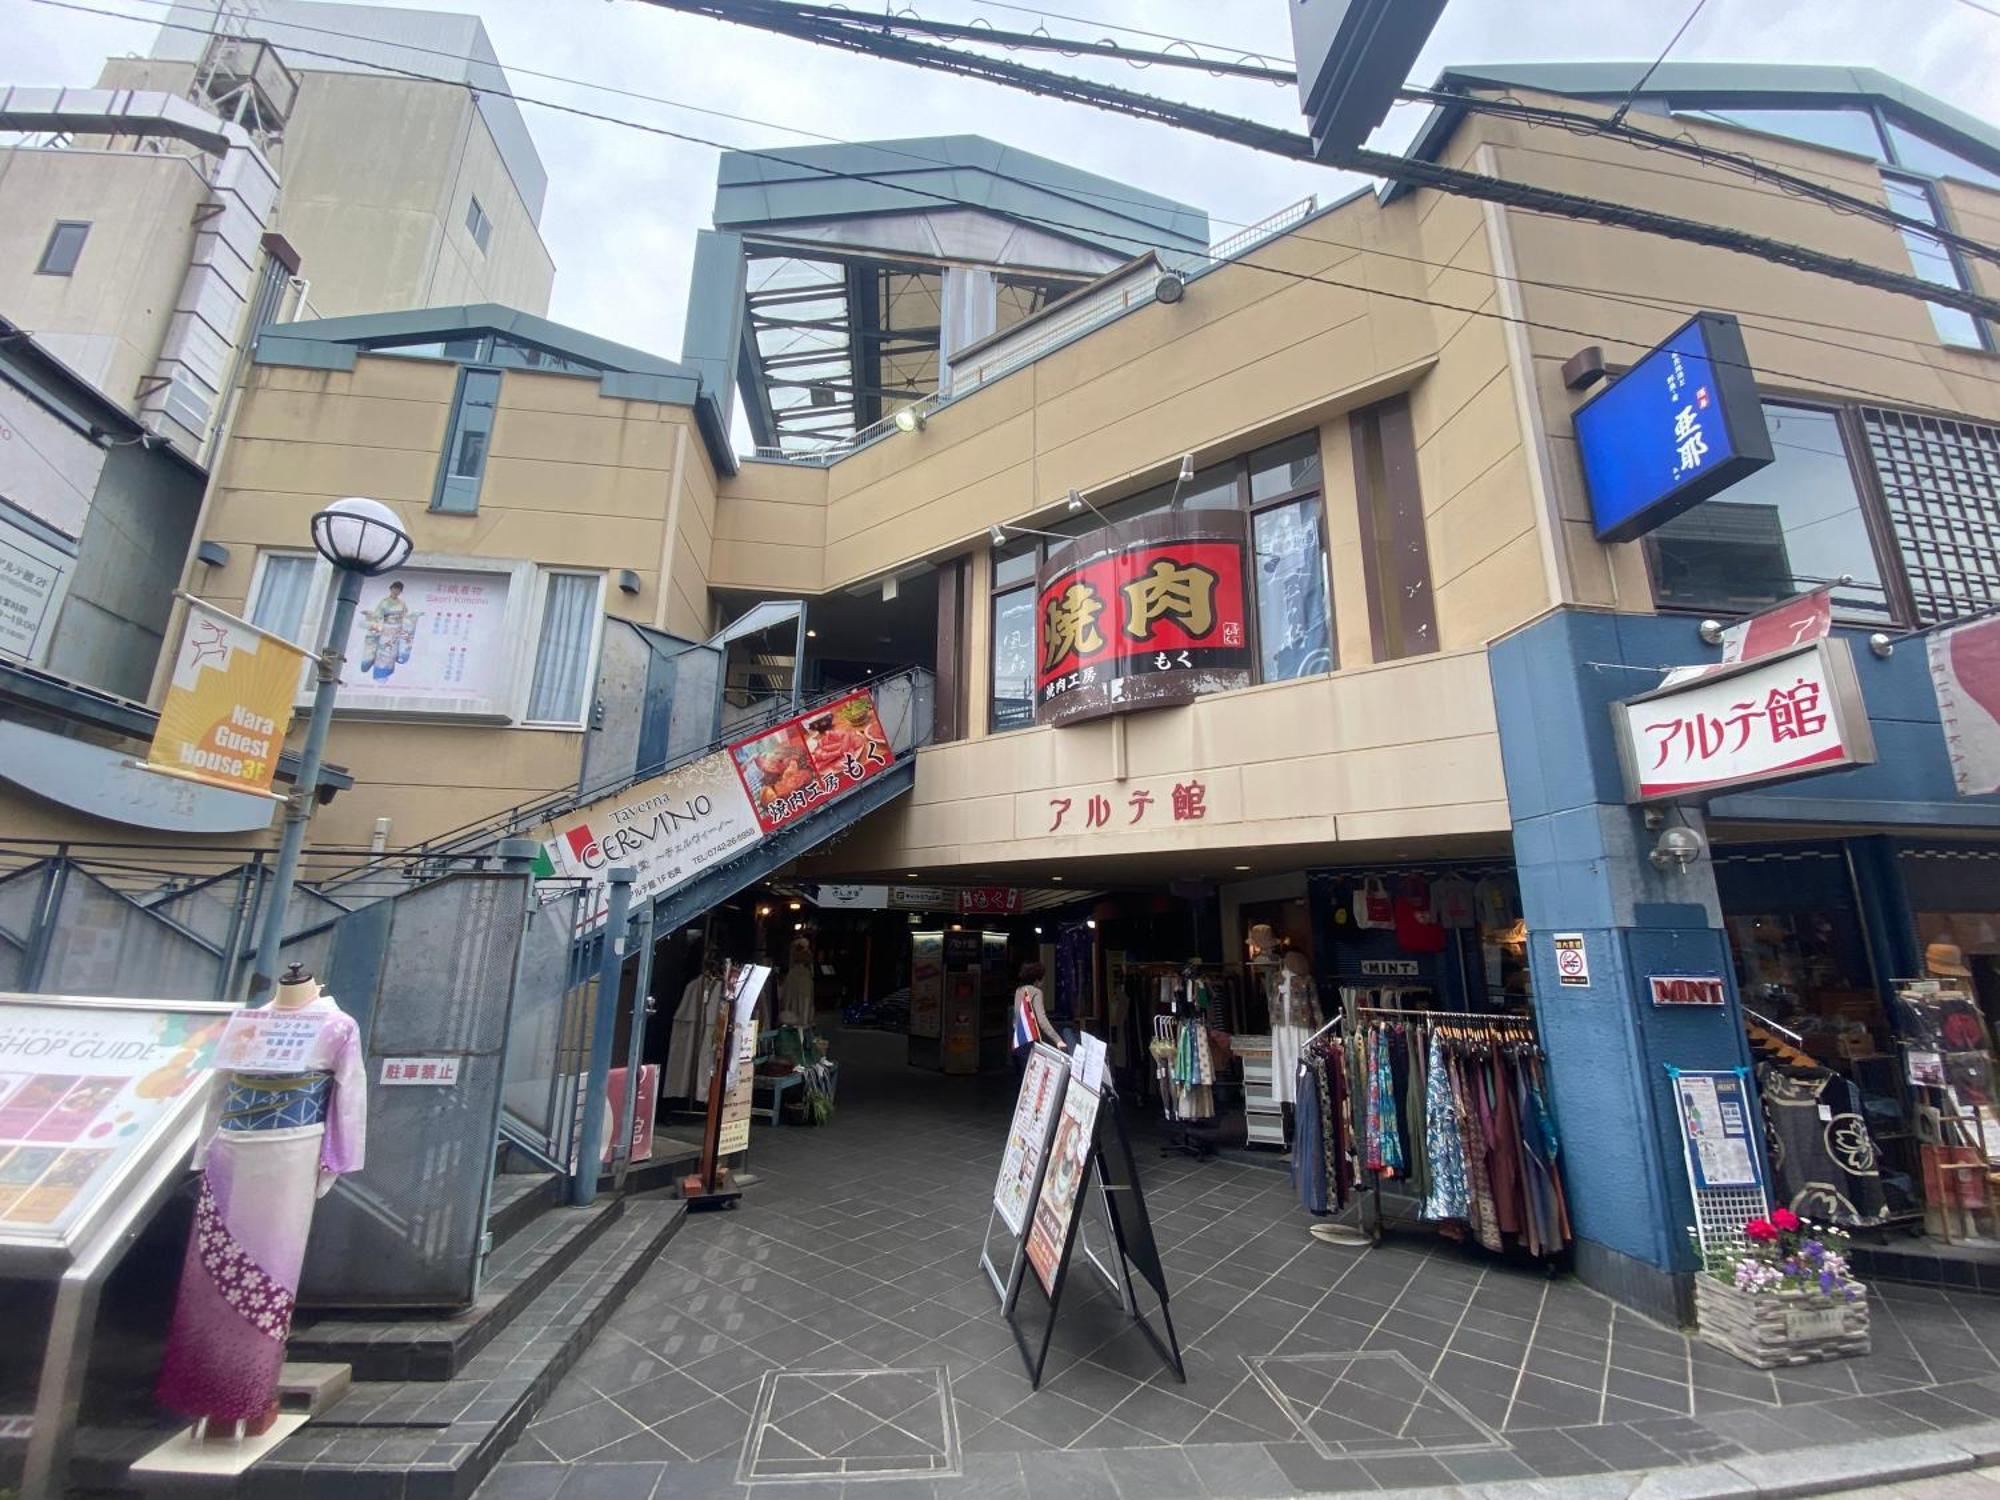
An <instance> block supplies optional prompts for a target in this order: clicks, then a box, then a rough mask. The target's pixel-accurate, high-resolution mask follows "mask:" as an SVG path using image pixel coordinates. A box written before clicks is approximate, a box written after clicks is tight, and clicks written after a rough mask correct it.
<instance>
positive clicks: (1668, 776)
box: [1612, 639, 1875, 802]
mask: <svg viewBox="0 0 2000 1500" xmlns="http://www.w3.org/2000/svg"><path fill="white" fill-rule="evenodd" d="M1612 722H1613V726H1614V732H1615V734H1616V736H1617V740H1618V752H1619V756H1620V758H1621V759H1622V760H1623V762H1624V766H1625V783H1626V791H1627V794H1628V796H1629V798H1630V800H1632V801H1634V802H1654V801H1662V800H1666V799H1668V798H1674V797H1690V796H1697V795H1700V794H1703V793H1708V792H1718V791H1723V790H1726V789H1729V788H1733V787H1741V786H1751V785H1756V784H1760V783H1765V782H1773V781H1789V780H1792V779H1794V778H1796V777H1799V776H1809V775H1814V774H1817V773H1819V772H1821V771H1837V770H1840V769H1842V768H1843V767H1846V766H1856V765H1869V764H1872V763H1873V762H1874V760H1875V738H1874V735H1873V734H1872V732H1871V731H1870V729H1869V724H1868V714H1867V710H1866V709H1865V707H1864V706H1863V704H1862V701H1861V689H1860V686H1859V684H1858V683H1856V681H1855V678H1854V659H1853V657H1852V656H1851V655H1850V654H1849V653H1848V649H1847V643H1846V642H1845V641H1842V640H1836V639H1828V640H1820V641H1814V642H1811V643H1810V644H1808V645H1805V646H1802V647H1799V648H1797V649H1795V650H1791V651H1780V652H1775V653H1773V654H1771V655H1769V656H1763V657H1758V658H1757V659H1755V660H1754V661H1749V662H1745V663H1743V664H1742V665H1741V666H1740V667H1734V668H1725V669H1723V670H1722V671H1719V672H1713V673H1711V674H1709V675H1707V676H1704V677H1701V678H1698V679H1696V680H1694V681H1692V682H1684V683H1680V684H1677V685H1675V686H1672V687H1667V688H1662V689H1660V690H1659V691H1657V692H1652V693H1647V694H1645V695H1644V696H1642V697H1638V698H1632V699H1628V700H1626V701H1625V702H1623V703H1618V704H1614V705H1613V706H1612Z"/></svg>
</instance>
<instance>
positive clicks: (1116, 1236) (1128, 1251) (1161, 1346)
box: [1003, 1086, 1187, 1389]
mask: <svg viewBox="0 0 2000 1500" xmlns="http://www.w3.org/2000/svg"><path fill="white" fill-rule="evenodd" d="M1089 1177H1090V1180H1092V1181H1095V1182H1096V1184H1097V1190H1098V1194H1099V1196H1100V1197H1101V1199H1102V1201H1103V1204H1104V1210H1105V1217H1106V1219H1108V1220H1109V1222H1110V1225H1111V1238H1112V1247H1111V1251H1112V1256H1113V1259H1114V1261H1115V1264H1107V1263H1106V1262H1105V1261H1104V1260H1101V1259H1100V1258H1099V1257H1098V1255H1097V1253H1096V1252H1095V1251H1094V1250H1093V1249H1092V1248H1091V1246H1090V1243H1089V1239H1088V1236H1087V1235H1085V1233H1084V1228H1083V1221H1084V1207H1085V1205H1084V1204H1083V1203H1082V1202H1081V1201H1079V1202H1078V1203H1077V1204H1076V1207H1075V1211H1074V1212H1073V1213H1071V1215H1070V1216H1069V1226H1068V1232H1067V1234H1066V1235H1065V1236H1064V1239H1063V1244H1062V1254H1061V1258H1060V1259H1059V1260H1057V1262H1056V1264H1055V1274H1054V1276H1053V1277H1052V1278H1051V1282H1052V1284H1051V1285H1049V1286H1048V1287H1047V1288H1046V1289H1044V1287H1043V1285H1042V1283H1041V1281H1040V1279H1039V1278H1038V1277H1037V1275H1036V1274H1035V1272H1034V1270H1033V1268H1028V1270H1027V1273H1026V1274H1024V1275H1021V1276H1020V1277H1019V1278H1018V1284H1017V1286H1016V1287H1015V1288H1014V1296H1013V1297H1012V1298H1011V1299H1010V1300H1009V1301H1008V1302H1007V1304H1006V1305H1005V1307H1004V1309H1003V1314H1004V1316H1005V1317H1006V1319H1007V1323H1008V1326H1009V1327H1010V1328H1012V1329H1013V1331H1014V1343H1015V1345H1016V1346H1017V1347H1018V1348H1019V1349H1020V1351H1021V1359H1022V1361H1023V1362H1024V1363H1025V1364H1026V1365H1027V1367H1028V1379H1029V1381H1030V1382H1031V1383H1032V1384H1033V1385H1034V1386H1035V1388H1037V1389H1039V1388H1040V1386H1041V1383H1042V1370H1043V1368H1044V1367H1045V1366H1046V1365H1047V1364H1048V1359H1049V1341H1050V1340H1051V1339H1052V1338H1053V1337H1054V1335H1055V1328H1056V1313H1057V1310H1058V1309H1059V1308H1060V1307H1061V1305H1062V1294H1063V1287H1064V1285H1065V1284H1066V1283H1067V1281H1068V1279H1069V1271H1070V1266H1071V1263H1072V1261H1073V1260H1074V1258H1075V1255H1076V1251H1077V1249H1078V1248H1079V1246H1081V1248H1082V1250H1083V1254H1084V1257H1085V1259H1087V1260H1089V1262H1090V1263H1091V1265H1093V1266H1095V1267H1096V1268H1097V1271H1098V1273H1099V1274H1100V1275H1102V1276H1103V1277H1104V1280H1105V1282H1106V1284H1108V1285H1109V1286H1110V1288H1111V1290H1112V1291H1114V1292H1116V1293H1117V1294H1118V1297H1119V1300H1120V1301H1121V1302H1122V1303H1123V1304H1124V1307H1125V1311H1126V1312H1127V1313H1128V1314H1130V1315H1131V1318H1132V1321H1133V1322H1135V1323H1137V1324H1138V1325H1139V1329H1140V1331H1141V1332H1142V1333H1144V1334H1145V1336H1146V1342H1147V1343H1149V1344H1151V1345H1152V1346H1153V1349H1154V1352H1156V1353H1157V1354H1158V1355H1159V1356H1160V1359H1161V1362H1162V1363H1164V1364H1165V1365H1166V1367H1167V1368H1168V1369H1170V1370H1172V1371H1173V1372H1174V1374H1175V1375H1176V1376H1177V1377H1178V1378H1179V1379H1180V1381H1181V1382H1182V1383H1183V1384H1185V1383H1186V1382H1187V1369H1186V1367H1185V1366H1184V1365H1183V1364H1182V1362H1181V1346H1180V1340H1179V1338H1178V1337H1177V1336H1176V1335H1175V1333H1174V1319H1173V1314H1172V1313H1171V1312H1170V1311H1169V1310H1168V1307H1167V1273H1166V1268H1165V1267H1164V1266H1162V1265H1161V1264H1160V1247H1159V1244H1158V1242H1157V1241H1156V1240H1155V1239H1154V1237H1153V1221H1152V1219H1151V1218H1150V1217H1149V1216H1148V1215H1147V1213H1146V1195H1145V1192H1144V1190H1143V1189H1142V1188H1141V1187H1140V1186H1139V1163H1138V1159H1137V1158H1136V1157H1134V1156H1133V1154H1132V1142H1131V1139H1130V1138H1129V1137H1128V1136H1127V1135H1126V1134H1125V1119H1124V1116H1123V1114H1122V1113H1120V1110H1119V1105H1118V1096H1117V1094H1116V1093H1115V1092H1114V1091H1113V1090H1112V1089H1111V1088H1110V1087H1109V1086H1107V1087H1106V1088H1105V1089H1104V1091H1103V1098H1102V1101H1101V1103H1100V1107H1099V1109H1098V1111H1097V1119H1096V1123H1095V1125H1094V1127H1093V1134H1092V1141H1091V1150H1090V1172H1089ZM1045 1187H1046V1184H1045ZM1078 1196H1079V1199H1080V1198H1081V1197H1082V1196H1083V1195H1082V1194H1081V1193H1079V1195H1078ZM1134 1271H1137V1272H1138V1273H1139V1279H1140V1281H1142V1282H1143V1283H1144V1284H1145V1285H1146V1286H1148V1287H1150V1288H1151V1289H1152V1291H1153V1294H1154V1295H1155V1297H1157V1298H1158V1300H1159V1319H1160V1324H1161V1327H1162V1328H1163V1329H1164V1330H1165V1333H1166V1337H1165V1339H1164V1340H1162V1339H1161V1337H1160V1334H1159V1333H1158V1332H1155V1331H1154V1328H1153V1325H1152V1323H1151V1321H1150V1320H1149V1319H1148V1317H1147V1315H1146V1313H1145V1312H1144V1311H1143V1310H1142V1309H1141V1308H1140V1306H1139V1300H1138V1297H1137V1295H1136V1294H1135V1291H1134V1287H1133V1280H1132V1273H1133V1272H1134ZM1030 1283H1033V1284H1034V1286H1035V1289H1036V1291H1037V1292H1044V1290H1045V1291H1046V1295H1045V1301H1046V1304H1047V1308H1048V1316H1047V1321H1046V1322H1045V1323H1043V1324H1042V1326H1041V1328H1040V1329H1039V1330H1038V1331H1034V1332H1035V1336H1033V1337H1032V1338H1031V1331H1030V1330H1027V1329H1024V1328H1023V1327H1022V1320H1021V1312H1022V1309H1021V1293H1022V1292H1024V1291H1026V1289H1027V1287H1028V1285H1029V1284H1030ZM1031 1343H1032V1345H1033V1347H1030V1346H1031Z"/></svg>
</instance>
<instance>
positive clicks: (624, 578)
mask: <svg viewBox="0 0 2000 1500" xmlns="http://www.w3.org/2000/svg"><path fill="white" fill-rule="evenodd" d="M618 592H619V593H621V594H636V593H638V592H639V575H638V573H637V572H636V571H634V570H633V569H631V568H620V569H619V570H618Z"/></svg>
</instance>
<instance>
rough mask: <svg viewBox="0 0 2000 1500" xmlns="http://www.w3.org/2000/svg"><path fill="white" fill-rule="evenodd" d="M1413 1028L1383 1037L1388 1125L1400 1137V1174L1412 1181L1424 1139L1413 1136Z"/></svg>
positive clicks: (1394, 1029)
mask: <svg viewBox="0 0 2000 1500" xmlns="http://www.w3.org/2000/svg"><path fill="white" fill-rule="evenodd" d="M1413 1030H1415V1028H1414V1027H1409V1026H1393V1027H1390V1028H1389V1029H1388V1030H1386V1031H1385V1032H1383V1034H1382V1051H1383V1053H1384V1054H1385V1055H1386V1056H1387V1058H1388V1061H1389V1085H1390V1094H1389V1108H1388V1111H1387V1114H1388V1117H1389V1118H1388V1125H1389V1128H1390V1130H1392V1131H1393V1132H1394V1133H1395V1136H1396V1163H1397V1168H1398V1171H1399V1174H1400V1175H1401V1176H1402V1177H1403V1178H1404V1179H1405V1180H1408V1179H1409V1178H1410V1177H1412V1176H1414V1175H1415V1163H1416V1155H1417V1153H1416V1150H1415V1149H1414V1148H1415V1147H1416V1146H1419V1145H1421V1144H1422V1143H1423V1136H1422V1135H1421V1134H1418V1135H1416V1136H1412V1135H1411V1133H1410V1044H1409V1037H1410V1033H1411V1032H1412V1031H1413Z"/></svg>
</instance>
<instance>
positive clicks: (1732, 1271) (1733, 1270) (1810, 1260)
mask: <svg viewBox="0 0 2000 1500" xmlns="http://www.w3.org/2000/svg"><path fill="white" fill-rule="evenodd" d="M1743 1238H1744V1239H1745V1240H1746V1241H1748V1242H1749V1243H1748V1248H1749V1253H1748V1254H1746V1255H1729V1256H1724V1257H1722V1258H1721V1259H1720V1262H1719V1263H1718V1264H1716V1265H1714V1266H1712V1267H1711V1268H1710V1270H1711V1274H1713V1275H1714V1276H1716V1277H1717V1278H1718V1279H1720V1280H1722V1281H1727V1282H1729V1283H1731V1284H1732V1285H1734V1286H1735V1288H1736V1289H1737V1290H1738V1291H1741V1292H1818V1293H1820V1294H1821V1295H1822V1296H1827V1297H1834V1296H1839V1297H1843V1298H1845V1299H1846V1300H1847V1301H1849V1302H1852V1301H1854V1300H1855V1299H1856V1298H1858V1297H1859V1296H1860V1295H1861V1284H1860V1283H1859V1282H1857V1281H1855V1280H1854V1279H1853V1278H1852V1277H1851V1276H1850V1275H1849V1274H1848V1270H1847V1256H1846V1254H1845V1251H1846V1247H1847V1236H1846V1235H1845V1234H1843V1233H1841V1232H1840V1231H1839V1230H1838V1229H1835V1228H1834V1227H1833V1226H1832V1225H1818V1224H1809V1223H1807V1222H1806V1221H1805V1220H1803V1219H1801V1218H1800V1217H1799V1216H1798V1215H1797V1214H1795V1213H1793V1212H1792V1211H1791V1210H1790V1209H1789V1208H1780V1209H1775V1210H1773V1211H1772V1214H1771V1216H1770V1217H1769V1218H1768V1219H1752V1220H1751V1221H1750V1222H1749V1223H1748V1224H1745V1225H1744V1226H1743Z"/></svg>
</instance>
